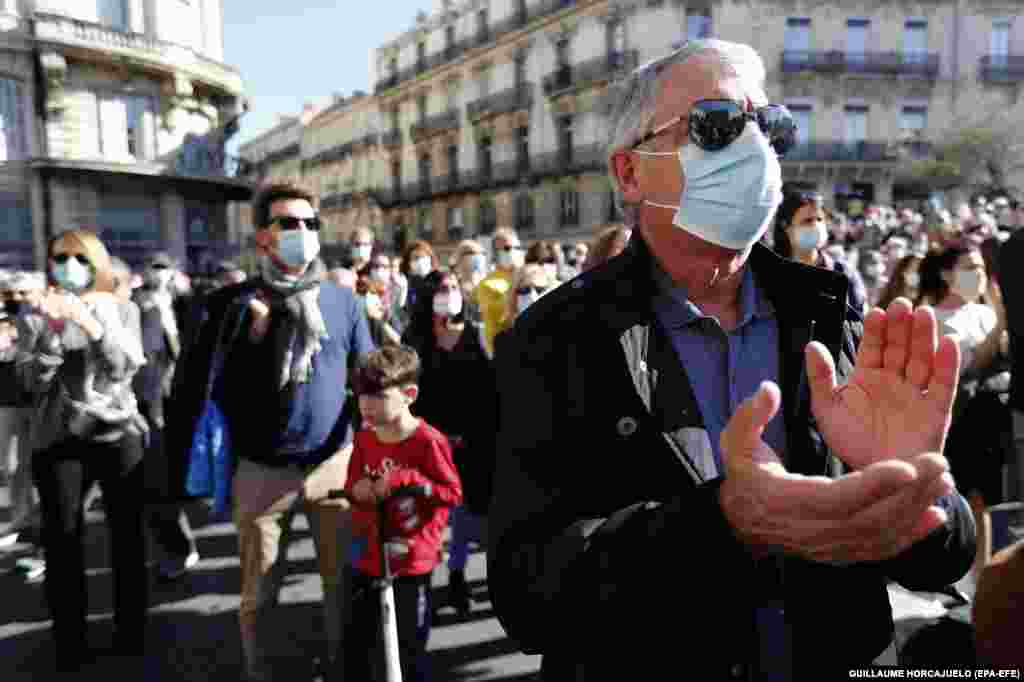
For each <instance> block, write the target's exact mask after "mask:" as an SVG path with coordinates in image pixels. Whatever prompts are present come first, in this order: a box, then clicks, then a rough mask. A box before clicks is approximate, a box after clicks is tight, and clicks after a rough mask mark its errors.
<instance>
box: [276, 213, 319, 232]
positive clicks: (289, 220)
mask: <svg viewBox="0 0 1024 682" xmlns="http://www.w3.org/2000/svg"><path fill="white" fill-rule="evenodd" d="M271 222H274V223H277V224H278V225H280V226H281V229H282V230H297V229H299V224H300V223H305V225H306V229H308V230H313V231H314V232H316V231H317V230H319V229H320V216H313V217H312V218H295V217H292V216H290V215H286V216H277V217H275V218H274V219H273V220H272V221H271Z"/></svg>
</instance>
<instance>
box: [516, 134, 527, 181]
mask: <svg viewBox="0 0 1024 682" xmlns="http://www.w3.org/2000/svg"><path fill="white" fill-rule="evenodd" d="M516 168H517V169H518V170H519V172H520V173H524V172H526V171H528V170H530V129H529V128H528V127H526V126H522V127H520V128H518V129H517V130H516Z"/></svg>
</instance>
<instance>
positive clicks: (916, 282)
mask: <svg viewBox="0 0 1024 682" xmlns="http://www.w3.org/2000/svg"><path fill="white" fill-rule="evenodd" d="M903 283H904V284H906V285H907V286H908V287H910V288H911V289H916V288H918V287H919V286H921V275H919V274H917V273H916V272H908V273H907V274H905V275H903Z"/></svg>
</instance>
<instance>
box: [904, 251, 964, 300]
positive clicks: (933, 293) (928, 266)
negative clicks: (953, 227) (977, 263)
mask: <svg viewBox="0 0 1024 682" xmlns="http://www.w3.org/2000/svg"><path fill="white" fill-rule="evenodd" d="M970 252H971V249H969V248H967V247H966V246H959V245H957V246H949V247H946V248H945V249H944V250H942V251H938V252H933V253H929V254H928V255H927V256H925V258H924V260H923V261H921V267H920V268H919V269H918V272H920V274H921V288H920V289H919V290H918V292H919V293H918V296H917V301H918V303H927V302H928V301H931V302H932V303H933V304H938V303H940V302H941V301H942V299H944V298H946V295H947V294H948V293H949V284H948V283H946V280H944V279H942V273H943V272H946V271H947V270H953V269H954V268H956V263H957V261H959V260H960V257H961V256H963V255H965V254H968V253H970Z"/></svg>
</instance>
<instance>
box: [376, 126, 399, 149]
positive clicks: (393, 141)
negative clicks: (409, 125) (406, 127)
mask: <svg viewBox="0 0 1024 682" xmlns="http://www.w3.org/2000/svg"><path fill="white" fill-rule="evenodd" d="M380 143H381V145H382V146H384V147H387V148H391V147H398V146H401V144H402V131H401V129H399V128H395V129H394V130H389V131H387V132H386V133H381V136H380Z"/></svg>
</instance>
